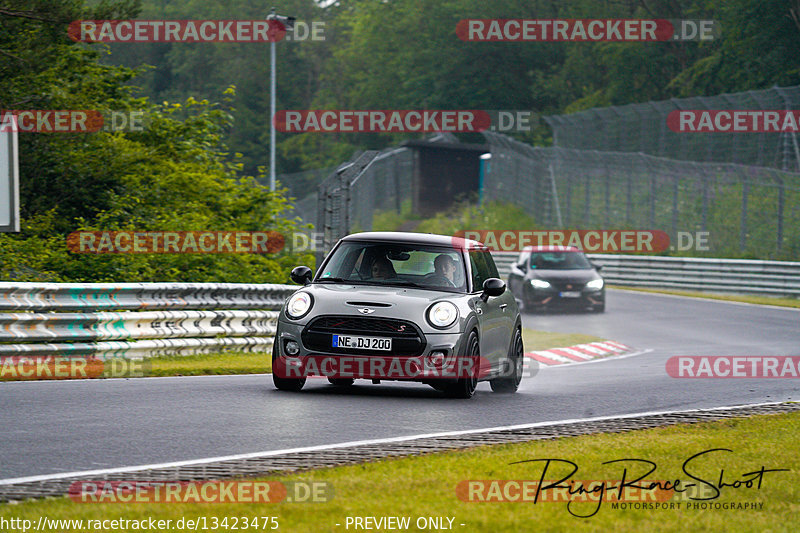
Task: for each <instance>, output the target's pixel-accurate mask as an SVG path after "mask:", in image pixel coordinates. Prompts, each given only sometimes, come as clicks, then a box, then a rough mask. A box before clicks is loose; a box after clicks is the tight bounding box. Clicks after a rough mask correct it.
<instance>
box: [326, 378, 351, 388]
mask: <svg viewBox="0 0 800 533" xmlns="http://www.w3.org/2000/svg"><path fill="white" fill-rule="evenodd" d="M355 382H356V380H354V379H353V378H328V383H330V384H331V385H336V386H337V387H349V386H351V385H352V384H353V383H355Z"/></svg>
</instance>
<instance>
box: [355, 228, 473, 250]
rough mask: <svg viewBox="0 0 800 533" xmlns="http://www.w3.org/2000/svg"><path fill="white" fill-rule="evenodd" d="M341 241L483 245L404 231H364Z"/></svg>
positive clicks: (459, 246) (451, 245) (456, 245)
mask: <svg viewBox="0 0 800 533" xmlns="http://www.w3.org/2000/svg"><path fill="white" fill-rule="evenodd" d="M342 240H343V241H379V242H406V243H414V244H431V245H435V246H449V247H453V248H463V247H470V248H471V247H473V246H474V247H477V248H483V245H482V244H481V243H479V242H477V241H473V240H469V239H462V238H459V237H456V236H454V235H436V234H434V233H413V232H405V231H366V232H363V233H353V234H351V235H348V236H346V237H343V238H342Z"/></svg>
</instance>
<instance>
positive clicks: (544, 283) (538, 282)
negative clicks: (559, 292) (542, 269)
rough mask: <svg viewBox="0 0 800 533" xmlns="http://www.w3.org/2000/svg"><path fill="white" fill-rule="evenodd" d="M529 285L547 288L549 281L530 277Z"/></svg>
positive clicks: (535, 287) (536, 287)
mask: <svg viewBox="0 0 800 533" xmlns="http://www.w3.org/2000/svg"><path fill="white" fill-rule="evenodd" d="M531 287H533V288H534V289H547V288H549V287H550V282H549V281H545V280H543V279H532V280H531Z"/></svg>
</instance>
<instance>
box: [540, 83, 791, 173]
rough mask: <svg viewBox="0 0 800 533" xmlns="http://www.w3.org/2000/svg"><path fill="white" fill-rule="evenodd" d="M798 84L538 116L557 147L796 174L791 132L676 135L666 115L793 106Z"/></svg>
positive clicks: (789, 107) (788, 107)
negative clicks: (546, 125) (643, 155)
mask: <svg viewBox="0 0 800 533" xmlns="http://www.w3.org/2000/svg"><path fill="white" fill-rule="evenodd" d="M798 108H800V86H793V87H773V88H771V89H765V90H760V91H747V92H740V93H733V94H720V95H716V96H696V97H692V98H673V99H671V100H663V101H658V102H647V103H643V104H630V105H624V106H611V107H604V108H595V109H588V110H586V111H581V112H578V113H573V114H569V115H554V116H548V117H544V120H545V122H546V123H547V124H548V125H550V127H551V128H553V139H554V144H555V145H556V146H559V147H561V148H573V149H579V150H602V151H606V152H641V153H645V154H649V155H653V156H660V157H666V158H670V159H688V160H693V161H707V162H711V161H718V162H724V163H739V164H743V165H756V166H762V167H772V168H779V169H782V170H790V171H795V172H800V146H798V144H799V143H798V138H797V136H798V134H797V133H796V132H785V133H738V134H737V133H728V132H726V133H709V132H704V133H694V134H693V133H676V132H673V131H672V130H670V129H669V128H668V127H667V116H668V115H669V114H670V112H672V111H676V110H700V111H703V110H723V109H726V110H732V109H737V110H758V109H761V110H796V109H798Z"/></svg>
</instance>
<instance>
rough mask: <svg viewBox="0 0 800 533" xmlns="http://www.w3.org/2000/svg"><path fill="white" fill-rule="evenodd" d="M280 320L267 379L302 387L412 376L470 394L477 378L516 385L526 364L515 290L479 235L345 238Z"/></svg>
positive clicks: (300, 279)
mask: <svg viewBox="0 0 800 533" xmlns="http://www.w3.org/2000/svg"><path fill="white" fill-rule="evenodd" d="M291 278H292V281H294V282H295V283H299V284H302V285H304V286H303V287H302V288H300V289H299V290H297V291H296V292H295V293H294V294H292V296H290V297H289V298H288V300H287V301H286V303H285V304H284V306H283V308H282V310H281V313H280V317H279V319H278V328H277V332H276V334H275V343H274V345H273V351H272V368H273V375H272V379H273V382H274V383H275V386H276V387H277V388H278V389H280V390H286V391H299V390H300V389H302V388H303V385H304V384H305V382H306V379H307V378H309V377H322V378H325V377H327V378H328V381H330V383H332V384H334V385H338V386H350V385H353V383H354V381H355V380H356V379H370V380H372V381H373V383H380V381H381V380H401V381H416V382H421V383H426V384H428V385H430V386H432V387H434V388H435V389H437V390H440V391H442V392H444V393H445V395H447V396H450V397H456V398H471V397H472V395H473V393H474V392H475V386H476V384H477V383H478V382H479V381H489V383H490V385H491V388H492V390H493V391H495V392H516V390H517V388H518V386H519V383H520V380H521V378H522V370H523V348H522V329H521V328H522V326H521V320H520V313H519V309H518V308H517V304H516V302H515V300H514V296H513V295H512V294H511V292H510V291H508V290H507V289H506V285H505V283H504V282H503V281H502V280H500V279H499V278H498V273H497V267H496V266H495V264H494V260H493V259H492V256H491V255H490V254H489V252H488V249H487V248H486V247H485V246H484V245H483V244H481V243H479V242H476V241H470V240H465V239H460V238H454V237H448V236H444V235H431V234H423V233H399V232H396V233H395V232H372V233H357V234H354V235H348V236H347V237H345V238H343V239H341V240H340V241H339V242H338V243H337V244H336V246H334V248H333V250H331V252H330V253H329V254H328V256H327V257H326V258H325V260H324V261H323V262H322V265H321V266H320V268H319V270H318V271H317V273H316V276H312V272H311V269H310V268H308V267H304V266H299V267H296V268H294V269H293V270H292V274H291Z"/></svg>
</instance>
